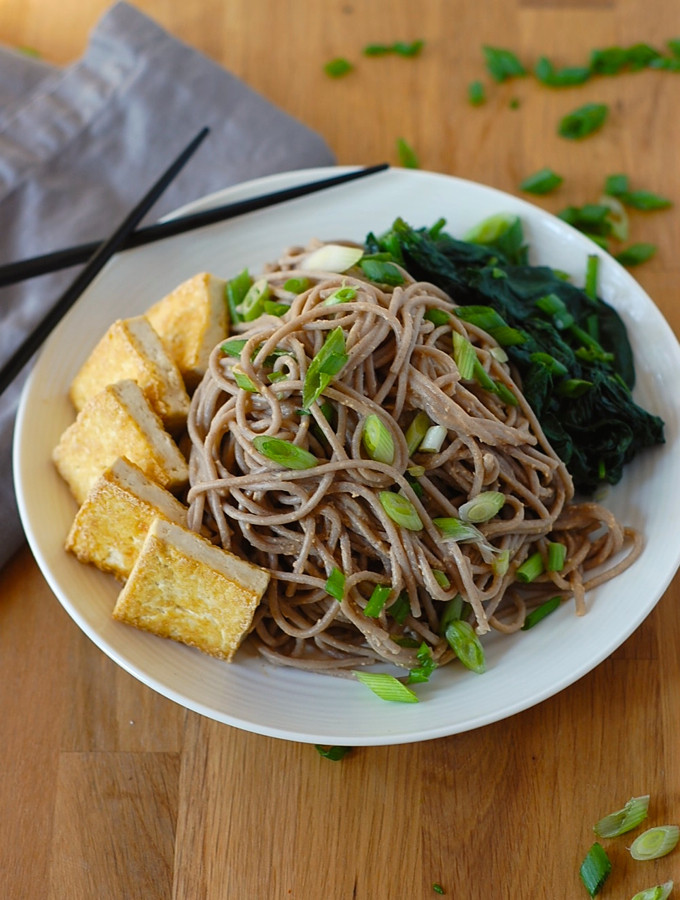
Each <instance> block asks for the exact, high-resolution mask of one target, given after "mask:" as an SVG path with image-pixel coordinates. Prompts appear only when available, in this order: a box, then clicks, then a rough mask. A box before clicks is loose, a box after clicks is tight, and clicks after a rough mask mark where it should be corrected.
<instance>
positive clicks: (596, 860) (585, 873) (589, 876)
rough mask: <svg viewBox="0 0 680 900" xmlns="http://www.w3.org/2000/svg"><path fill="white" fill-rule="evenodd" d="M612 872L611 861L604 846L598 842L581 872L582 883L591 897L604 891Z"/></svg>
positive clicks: (589, 852) (582, 864)
mask: <svg viewBox="0 0 680 900" xmlns="http://www.w3.org/2000/svg"><path fill="white" fill-rule="evenodd" d="M611 870H612V864H611V860H610V859H609V857H608V856H607V854H606V852H605V850H604V848H603V847H602V845H601V844H598V843H597V841H596V842H595V843H594V844H593V846H592V847H591V848H590V850H589V851H588V853H587V855H586V858H585V859H584V860H583V862H582V863H581V868H580V870H579V874H580V876H581V881H582V882H583V884H584V885H585V888H586V890H587V891H588V893H589V894H590V896H591V897H594V896H595V895H596V894H598V893H599V892H600V891H601V890H602V886H603V884H604V883H605V881H606V880H607V878H609V874H610V872H611Z"/></svg>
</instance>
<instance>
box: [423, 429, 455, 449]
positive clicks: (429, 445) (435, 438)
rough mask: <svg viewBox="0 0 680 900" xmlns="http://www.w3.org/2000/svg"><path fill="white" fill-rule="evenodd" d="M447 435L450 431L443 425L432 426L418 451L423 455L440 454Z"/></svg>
mask: <svg viewBox="0 0 680 900" xmlns="http://www.w3.org/2000/svg"><path fill="white" fill-rule="evenodd" d="M447 434H448V431H447V429H446V428H445V427H444V426H443V425H431V426H430V427H429V428H428V429H427V431H426V432H425V435H424V436H423V439H422V441H421V442H420V446H419V447H418V450H419V451H420V452H421V453H439V451H440V450H441V449H442V444H443V443H444V441H445V440H446V435H447Z"/></svg>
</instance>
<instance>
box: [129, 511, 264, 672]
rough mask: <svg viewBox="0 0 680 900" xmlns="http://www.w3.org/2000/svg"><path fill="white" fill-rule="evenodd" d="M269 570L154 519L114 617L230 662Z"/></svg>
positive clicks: (168, 523)
mask: <svg viewBox="0 0 680 900" xmlns="http://www.w3.org/2000/svg"><path fill="white" fill-rule="evenodd" d="M269 578H270V575H269V572H268V571H267V570H266V569H262V568H260V567H259V566H255V565H253V564H252V563H249V562H246V561H245V560H243V559H240V557H238V556H234V554H232V553H230V552H229V551H227V550H223V549H222V548H221V547H217V546H215V545H214V544H211V543H210V542H209V541H208V540H206V539H205V538H203V537H200V536H199V535H197V534H195V533H194V532H192V531H189V530H188V529H186V528H182V527H181V526H180V525H176V524H174V523H172V522H167V521H164V520H163V519H161V518H156V519H154V520H153V522H152V523H151V527H150V528H149V531H148V532H147V536H146V539H145V541H144V544H143V545H142V549H141V552H140V554H139V556H138V557H137V562H136V563H135V565H134V566H133V568H132V571H131V572H130V577H129V578H128V580H127V581H126V583H125V585H124V587H123V589H122V590H121V592H120V594H119V595H118V599H117V600H116V605H115V607H114V609H113V617H114V619H116V620H118V621H119V622H125V623H126V624H128V625H133V626H134V627H136V628H141V629H143V630H145V631H150V632H153V634H157V635H159V636H160V637H165V638H170V639H172V640H174V641H179V642H180V643H183V644H188V645H189V646H190V647H197V648H198V649H199V650H202V651H203V652H204V653H208V654H210V655H211V656H215V657H217V658H218V659H223V660H227V661H230V660H231V659H233V656H234V654H235V653H236V650H237V649H238V647H239V646H240V644H241V642H242V641H243V639H244V637H245V636H246V635H247V634H248V632H249V630H250V628H251V625H252V621H253V615H254V613H255V610H256V608H257V606H258V604H259V602H260V600H261V599H262V596H263V594H264V592H265V590H266V589H267V585H268V584H269Z"/></svg>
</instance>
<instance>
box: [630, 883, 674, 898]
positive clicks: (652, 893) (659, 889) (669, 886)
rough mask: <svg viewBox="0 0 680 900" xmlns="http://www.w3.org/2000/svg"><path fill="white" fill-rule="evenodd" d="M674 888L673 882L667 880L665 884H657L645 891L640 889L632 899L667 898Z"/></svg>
mask: <svg viewBox="0 0 680 900" xmlns="http://www.w3.org/2000/svg"><path fill="white" fill-rule="evenodd" d="M672 890H673V882H672V881H666V882H664V883H663V884H657V885H655V887H650V888H647V890H645V891H639V892H638V893H637V894H636V895H635V896H634V897H633V898H632V900H667V898H668V897H670V895H671V891H672Z"/></svg>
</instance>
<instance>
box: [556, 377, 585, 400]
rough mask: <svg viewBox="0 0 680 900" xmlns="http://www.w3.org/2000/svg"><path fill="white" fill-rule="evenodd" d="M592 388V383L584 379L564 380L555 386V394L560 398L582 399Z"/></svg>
mask: <svg viewBox="0 0 680 900" xmlns="http://www.w3.org/2000/svg"><path fill="white" fill-rule="evenodd" d="M592 386H593V382H592V381H587V380H586V379H585V378H565V379H564V381H560V383H559V384H558V385H557V393H558V394H559V395H560V396H561V397H582V396H583V395H584V394H585V393H587V392H588V391H589V390H590V389H591V388H592Z"/></svg>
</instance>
